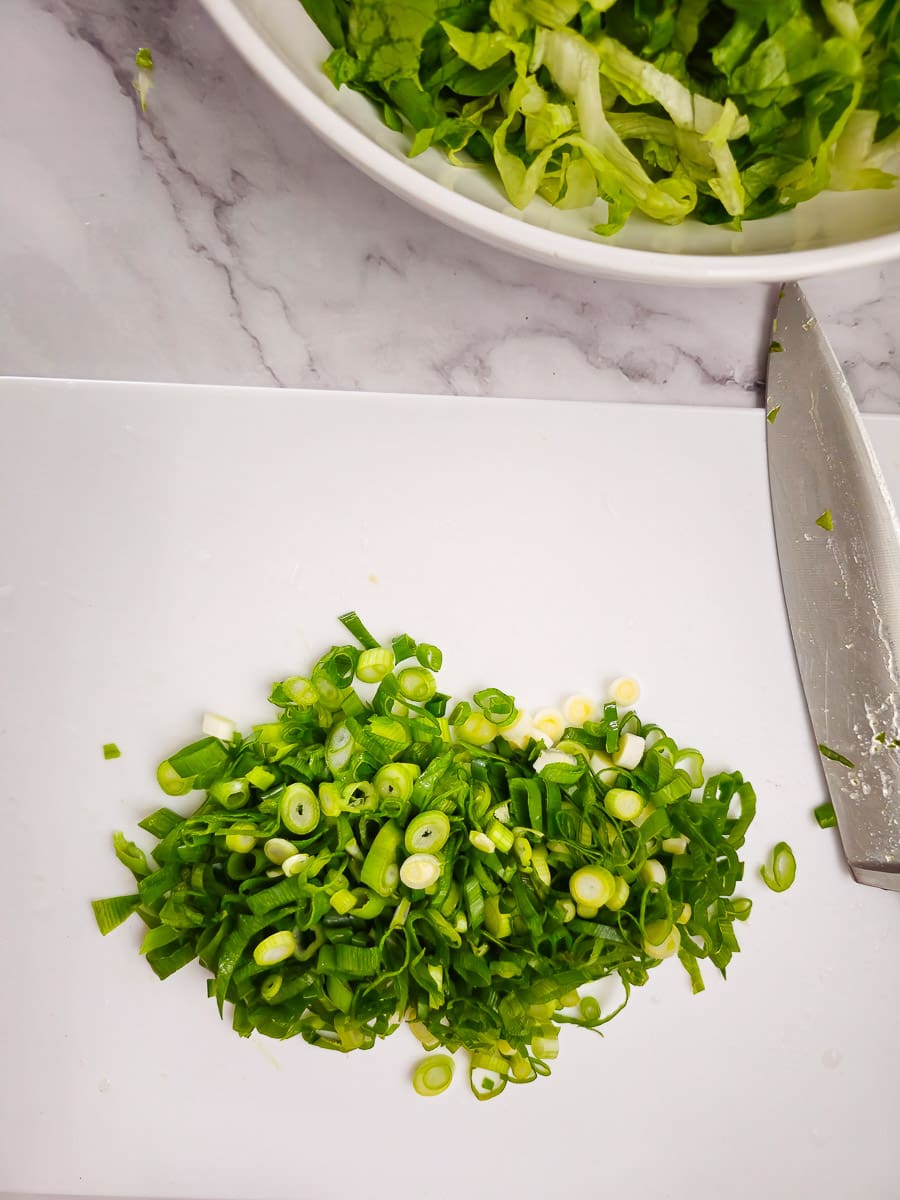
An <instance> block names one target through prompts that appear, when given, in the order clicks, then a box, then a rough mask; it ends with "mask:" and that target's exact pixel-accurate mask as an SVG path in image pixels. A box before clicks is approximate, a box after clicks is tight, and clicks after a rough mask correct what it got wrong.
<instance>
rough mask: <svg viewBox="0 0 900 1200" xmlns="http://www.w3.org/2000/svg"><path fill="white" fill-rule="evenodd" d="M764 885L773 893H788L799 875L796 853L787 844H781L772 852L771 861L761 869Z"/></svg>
mask: <svg viewBox="0 0 900 1200" xmlns="http://www.w3.org/2000/svg"><path fill="white" fill-rule="evenodd" d="M759 873H760V875H762V878H763V883H764V884H765V885H766V887H767V888H770V889H771V890H772V891H773V892H786V891H787V889H788V888H789V887H790V886H791V884H792V883H793V882H794V879H795V878H796V875H797V862H796V859H795V858H794V852H793V850H792V849H791V848H790V846H789V845H788V844H787V842H779V843H778V844H777V846H776V847H775V848H774V850H773V851H772V853H771V855H770V857H769V861H768V862H766V863H764V864H763V866H762V867H761V868H760V872H759Z"/></svg>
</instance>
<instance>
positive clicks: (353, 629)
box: [338, 612, 394, 682]
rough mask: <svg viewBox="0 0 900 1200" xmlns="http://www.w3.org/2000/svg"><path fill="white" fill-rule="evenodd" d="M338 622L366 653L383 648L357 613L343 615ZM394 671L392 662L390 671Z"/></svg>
mask: <svg viewBox="0 0 900 1200" xmlns="http://www.w3.org/2000/svg"><path fill="white" fill-rule="evenodd" d="M338 620H339V621H340V623H341V624H342V625H343V626H344V628H345V629H346V630H347V632H348V633H349V634H350V635H351V636H352V637H355V638H356V640H357V641H358V642H359V644H360V645H361V646H362V648H363V650H364V651H365V650H379V649H380V648H381V647H380V645H379V642H378V639H377V638H374V637H372V635H371V633H369V631H368V629H366V627H365V625H363V623H362V621H361V620H360V618H359V616H358V614H357V613H355V612H345V613H342V614H341V616H339V617H338ZM393 669H394V666H393V662H392V663H391V667H390V670H393ZM369 682H374V681H373V680H370V681H369Z"/></svg>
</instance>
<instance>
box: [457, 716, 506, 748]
mask: <svg viewBox="0 0 900 1200" xmlns="http://www.w3.org/2000/svg"><path fill="white" fill-rule="evenodd" d="M457 731H458V735H459V738H460V741H463V742H471V743H472V745H473V746H486V745H487V744H488V742H492V741H493V740H494V738H495V737H496V736H497V733H498V730H497V726H496V725H495V724H494V722H493V721H489V720H488V719H487V717H484V716H481V714H479V713H471V714H470V715H469V716H468V717H466V719H465V720H464V721H463V722H462V724H461V725H458V726H457Z"/></svg>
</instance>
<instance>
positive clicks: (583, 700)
mask: <svg viewBox="0 0 900 1200" xmlns="http://www.w3.org/2000/svg"><path fill="white" fill-rule="evenodd" d="M596 707H597V706H596V705H595V704H594V701H593V700H592V699H591V697H590V696H580V695H576V696H570V697H569V698H568V700H566V702H565V704H563V707H562V711H563V716H564V717H565V719H566V723H567V724H569V725H579V726H580V725H583V724H584V723H585V721H590V720H591V718H592V717H593V715H594V712H595V710H596Z"/></svg>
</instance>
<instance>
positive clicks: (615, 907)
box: [606, 875, 631, 912]
mask: <svg viewBox="0 0 900 1200" xmlns="http://www.w3.org/2000/svg"><path fill="white" fill-rule="evenodd" d="M630 893H631V889H630V888H629V886H628V884H627V883H626V881H625V880H624V879H623V878H622V876H621V875H617V876H616V877H615V881H614V884H613V893H612V895H611V896H610V898H609V899H608V900H607V901H606V907H607V908H609V909H611V910H612V911H613V912H618V911H619V909H621V908H624V907H625V905H626V904H627V903H628V897H629V895H630Z"/></svg>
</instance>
